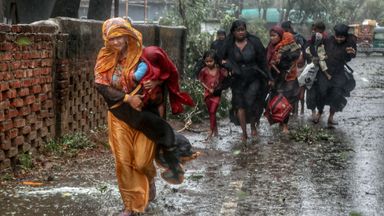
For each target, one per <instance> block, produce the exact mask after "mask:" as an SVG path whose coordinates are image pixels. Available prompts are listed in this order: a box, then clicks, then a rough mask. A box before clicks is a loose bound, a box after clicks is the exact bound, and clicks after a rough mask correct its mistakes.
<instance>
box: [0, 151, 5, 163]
mask: <svg viewBox="0 0 384 216" xmlns="http://www.w3.org/2000/svg"><path fill="white" fill-rule="evenodd" d="M4 159H5V153H4V151H3V150H1V149H0V161H3V160H4Z"/></svg>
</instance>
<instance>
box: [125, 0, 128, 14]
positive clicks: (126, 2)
mask: <svg viewBox="0 0 384 216" xmlns="http://www.w3.org/2000/svg"><path fill="white" fill-rule="evenodd" d="M125 16H126V17H127V18H128V0H125Z"/></svg>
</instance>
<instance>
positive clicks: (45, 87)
mask: <svg viewBox="0 0 384 216" xmlns="http://www.w3.org/2000/svg"><path fill="white" fill-rule="evenodd" d="M51 90H52V86H51V85H50V84H45V85H43V92H44V93H47V92H49V91H51Z"/></svg>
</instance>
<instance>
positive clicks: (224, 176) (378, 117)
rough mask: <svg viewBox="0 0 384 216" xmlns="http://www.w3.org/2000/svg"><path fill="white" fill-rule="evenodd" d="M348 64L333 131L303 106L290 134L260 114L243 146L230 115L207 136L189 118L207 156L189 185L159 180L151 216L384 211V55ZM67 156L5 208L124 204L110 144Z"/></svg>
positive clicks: (5, 198) (5, 191)
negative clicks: (348, 85)
mask: <svg viewBox="0 0 384 216" xmlns="http://www.w3.org/2000/svg"><path fill="white" fill-rule="evenodd" d="M350 66H351V67H352V68H354V70H355V79H356V81H357V87H356V89H355V90H354V91H353V92H352V95H351V97H350V98H349V100H348V105H347V107H346V108H345V110H344V111H343V112H342V113H337V115H336V120H337V121H338V122H339V125H338V126H336V129H328V128H326V119H325V118H323V119H322V122H320V124H318V125H314V124H312V123H311V122H310V118H309V115H310V113H309V111H306V113H305V114H304V115H299V116H298V117H297V118H294V119H293V120H292V121H291V123H290V124H291V128H292V130H291V132H292V133H291V135H290V136H286V135H282V134H280V132H279V128H278V126H277V125H274V126H272V127H270V126H269V125H268V123H267V122H266V120H265V119H262V122H261V124H260V127H259V136H258V138H256V139H253V140H250V141H248V142H247V143H246V144H242V143H241V142H240V139H239V138H240V129H239V128H238V127H236V126H234V125H233V124H231V123H229V121H228V120H227V119H224V120H221V121H220V123H219V133H220V135H221V136H220V137H219V138H216V139H214V140H212V141H211V142H203V140H204V138H205V136H206V132H205V131H206V130H207V129H208V125H207V124H199V125H197V124H194V125H192V130H187V131H184V132H183V134H185V135H186V136H187V137H188V138H189V139H190V140H191V142H192V145H193V146H194V148H195V149H196V150H198V151H201V152H202V153H203V155H202V156H201V157H200V158H198V159H197V160H195V161H193V162H191V163H189V164H187V165H186V169H187V172H186V180H185V182H184V183H183V184H182V185H178V186H175V185H168V184H165V182H164V181H163V180H161V179H160V178H158V179H157V192H158V193H157V198H156V200H155V201H154V202H153V203H151V204H150V206H149V207H148V209H147V213H145V214H144V215H199V216H211V215H309V216H313V215H322V216H323V215H367V216H371V215H384V183H383V182H384V181H383V179H384V153H383V150H384V144H383V143H384V139H383V138H384V114H383V108H384V58H383V57H381V56H371V57H363V56H361V57H358V58H356V59H354V60H353V61H352V62H351V63H350ZM182 126H183V125H182V124H177V123H175V124H174V127H175V128H176V129H179V128H181V127H182ZM198 131H204V132H202V133H199V132H198ZM66 164H70V165H67V166H65V165H60V164H50V165H49V169H47V171H45V172H44V175H45V176H44V177H43V180H50V181H43V183H44V184H43V185H42V186H39V187H31V186H25V185H21V184H19V182H21V181H24V180H31V181H33V180H36V181H37V180H38V181H41V180H42V179H41V177H40V179H34V177H33V176H29V177H26V178H25V179H16V180H14V181H11V182H9V181H8V182H6V183H5V184H3V185H2V186H0V187H1V188H0V215H28V216H30V215H46V216H53V215H55V216H56V215H76V216H77V215H79V216H80V215H115V214H116V213H117V212H119V211H120V210H121V209H122V203H121V201H120V195H119V193H118V189H117V184H116V179H115V177H114V166H113V159H112V157H111V154H110V152H109V150H103V151H98V152H97V153H95V155H93V156H92V157H89V156H83V157H82V156H80V157H78V158H77V159H72V160H71V161H70V162H69V163H66ZM35 178H37V177H35Z"/></svg>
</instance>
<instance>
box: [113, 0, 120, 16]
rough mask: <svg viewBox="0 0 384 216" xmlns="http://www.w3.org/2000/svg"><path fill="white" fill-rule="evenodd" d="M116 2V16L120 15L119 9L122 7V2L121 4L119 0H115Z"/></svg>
mask: <svg viewBox="0 0 384 216" xmlns="http://www.w3.org/2000/svg"><path fill="white" fill-rule="evenodd" d="M114 2H115V4H114V6H115V12H114V14H113V15H114V16H115V17H118V16H119V9H120V4H119V0H114Z"/></svg>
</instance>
